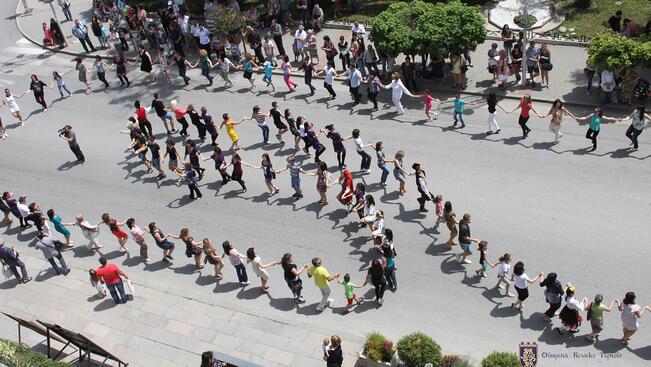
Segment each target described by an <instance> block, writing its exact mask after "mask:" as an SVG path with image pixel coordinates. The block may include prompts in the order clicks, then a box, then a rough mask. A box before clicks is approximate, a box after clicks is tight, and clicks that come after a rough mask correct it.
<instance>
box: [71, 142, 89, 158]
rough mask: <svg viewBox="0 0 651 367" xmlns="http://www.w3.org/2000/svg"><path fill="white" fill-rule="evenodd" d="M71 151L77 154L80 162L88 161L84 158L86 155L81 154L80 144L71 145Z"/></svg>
mask: <svg viewBox="0 0 651 367" xmlns="http://www.w3.org/2000/svg"><path fill="white" fill-rule="evenodd" d="M70 150H72V152H73V153H74V154H75V157H77V161H78V162H85V161H86V157H84V153H82V152H81V148H79V145H78V144H75V145H70Z"/></svg>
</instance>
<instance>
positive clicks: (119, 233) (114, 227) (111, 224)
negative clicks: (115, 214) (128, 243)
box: [108, 218, 129, 239]
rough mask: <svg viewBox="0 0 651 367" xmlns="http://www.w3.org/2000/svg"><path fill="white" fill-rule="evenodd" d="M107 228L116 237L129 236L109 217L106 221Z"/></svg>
mask: <svg viewBox="0 0 651 367" xmlns="http://www.w3.org/2000/svg"><path fill="white" fill-rule="evenodd" d="M108 226H109V229H110V230H111V233H113V235H114V236H115V237H117V238H118V239H124V238H127V237H129V236H128V235H127V233H126V232H124V231H123V230H121V229H120V227H119V226H118V221H117V220H116V219H113V218H112V219H110V220H109V222H108Z"/></svg>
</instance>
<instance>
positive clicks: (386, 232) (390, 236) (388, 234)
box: [384, 228, 393, 242]
mask: <svg viewBox="0 0 651 367" xmlns="http://www.w3.org/2000/svg"><path fill="white" fill-rule="evenodd" d="M384 238H385V239H386V240H387V241H389V242H393V231H392V230H390V229H389V228H387V229H385V230H384Z"/></svg>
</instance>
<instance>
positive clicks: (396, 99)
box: [384, 79, 414, 114]
mask: <svg viewBox="0 0 651 367" xmlns="http://www.w3.org/2000/svg"><path fill="white" fill-rule="evenodd" d="M384 89H391V100H392V101H393V105H394V106H395V107H396V110H397V111H398V113H399V114H403V113H405V111H404V110H403V109H402V104H401V103H400V99H402V94H403V93H404V94H406V95H408V96H410V97H413V96H414V95H413V94H411V92H410V91H409V90H408V89H407V88H405V86H404V84H402V80H400V79H398V80H393V81H392V82H391V84H389V85H386V86H384Z"/></svg>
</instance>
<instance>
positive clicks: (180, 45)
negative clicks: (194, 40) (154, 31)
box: [174, 41, 185, 57]
mask: <svg viewBox="0 0 651 367" xmlns="http://www.w3.org/2000/svg"><path fill="white" fill-rule="evenodd" d="M174 51H176V52H178V53H179V55H181V56H183V57H185V52H183V42H182V41H179V42H174Z"/></svg>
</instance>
